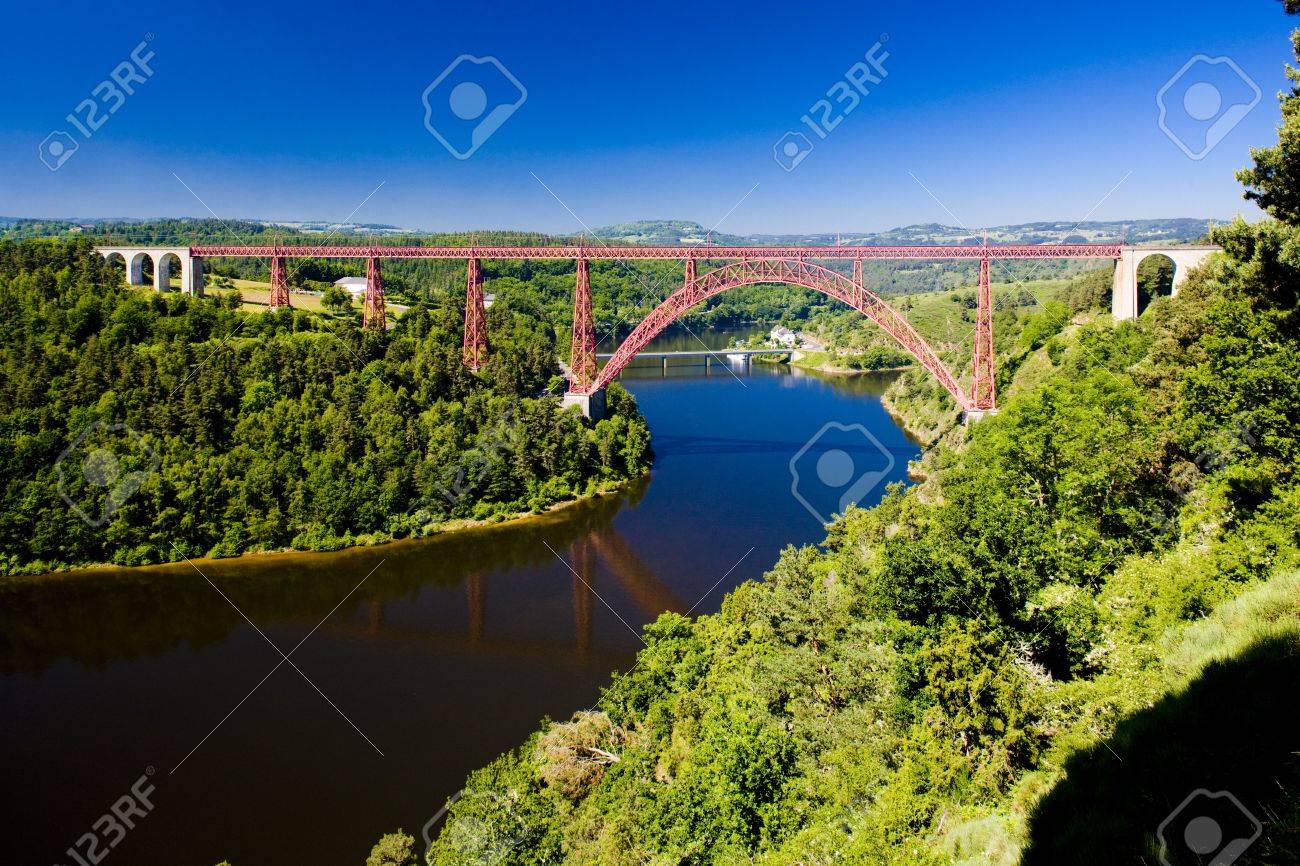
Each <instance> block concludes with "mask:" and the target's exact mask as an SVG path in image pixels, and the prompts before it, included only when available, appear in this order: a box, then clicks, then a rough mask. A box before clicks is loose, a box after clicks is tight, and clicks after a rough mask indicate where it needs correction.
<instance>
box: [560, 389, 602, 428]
mask: <svg viewBox="0 0 1300 866" xmlns="http://www.w3.org/2000/svg"><path fill="white" fill-rule="evenodd" d="M570 406H577V407H578V408H579V409H581V410H582V414H583V415H586V416H587V417H588V418H590V419H591V420H592V421H599V420H600V419H602V418H604V417H605V389H604V388H601V389H600V390H599V391H593V392H592V393H590V394H575V393H573V392H572V391H568V392H565V394H564V396H563V397H561V398H560V408H561V409H567V408H569V407H570Z"/></svg>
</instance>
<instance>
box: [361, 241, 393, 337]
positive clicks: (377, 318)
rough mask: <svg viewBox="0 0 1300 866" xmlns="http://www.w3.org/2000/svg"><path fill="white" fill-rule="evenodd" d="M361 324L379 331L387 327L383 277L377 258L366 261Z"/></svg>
mask: <svg viewBox="0 0 1300 866" xmlns="http://www.w3.org/2000/svg"><path fill="white" fill-rule="evenodd" d="M361 324H362V326H364V327H366V328H379V329H381V330H382V329H383V328H386V327H387V326H388V323H387V321H386V319H385V310H384V276H383V273H382V272H381V271H380V269H379V257H378V256H371V257H370V258H368V259H366V305H365V309H364V310H363V311H362V314H361Z"/></svg>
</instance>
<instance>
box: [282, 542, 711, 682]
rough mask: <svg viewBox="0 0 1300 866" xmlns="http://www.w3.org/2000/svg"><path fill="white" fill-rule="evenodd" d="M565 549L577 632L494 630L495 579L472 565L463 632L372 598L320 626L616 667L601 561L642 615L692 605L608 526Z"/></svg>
mask: <svg viewBox="0 0 1300 866" xmlns="http://www.w3.org/2000/svg"><path fill="white" fill-rule="evenodd" d="M562 552H563V553H565V554H566V559H567V562H568V566H569V568H570V569H571V570H572V574H570V575H569V580H568V584H569V590H570V593H571V594H572V597H573V624H572V631H571V632H569V633H567V634H566V633H563V632H560V631H559V630H558V629H556V632H555V634H554V635H553V636H552V637H549V638H527V637H522V636H520V635H518V634H511V633H510V631H509V630H508V629H498V630H494V629H491V628H490V626H489V616H490V611H489V586H490V584H491V578H490V575H489V574H488V573H487V572H485V571H475V572H471V573H470V574H468V575H466V576H465V579H464V587H465V614H466V627H465V628H464V629H463V630H462V629H459V628H451V629H446V628H437V627H432V626H430V625H428V624H399V623H393V622H390V621H389V618H388V616H387V615H386V613H385V604H386V602H385V600H383V599H380V598H372V599H370V600H369V601H368V602H367V606H366V609H365V610H364V611H360V612H358V613H357V614H356V615H355V616H353V617H352V618H350V619H344V620H340V621H335V620H334V619H333V618H331V619H330V620H327V621H326V623H325V624H324V625H322V626H321V627H320V629H319V631H321V632H323V633H325V634H335V635H345V636H348V637H351V638H354V639H361V640H365V641H368V642H381V643H394V644H404V645H407V646H411V647H422V648H427V649H432V650H438V651H454V652H462V651H472V652H474V653H475V654H478V655H485V656H495V657H498V658H500V659H504V660H510V659H520V658H529V659H548V660H553V661H560V662H563V661H567V660H577V661H581V662H587V661H593V660H595V661H603V662H605V663H607V664H613V665H617V664H619V663H620V662H621V661H622V660H623V659H624V658H625V657H626V650H625V649H623V648H621V647H615V646H608V647H602V646H593V639H592V617H593V610H594V608H595V607H596V606H600V607H602V608H603V607H604V605H605V604H606V603H607V602H605V601H604V600H603V598H605V596H600V597H598V593H600V589H599V588H598V585H597V584H598V582H599V574H600V569H599V568H598V566H597V560H598V559H599V561H600V563H601V564H603V565H604V567H605V568H604V571H605V572H606V573H608V574H611V575H613V577H614V578H615V580H616V582H617V583H618V585H619V587H620V588H621V589H622V590H623V592H622V596H625V597H628V598H631V599H632V600H633V601H635V602H636V605H637V608H638V610H639V612H640V614H641V616H640V617H638V618H637V619H639V620H652V619H654V618H655V617H657V616H658V615H659V614H660V613H663V612H664V611H675V612H677V613H685V612H686V611H687V610H688V609H689V607H690V606H689V605H684V604H682V602H681V600H680V599H679V598H678V597H677V596H676V595H675V594H674V593H673V592H672V590H670V589H669V588H668V587H667V586H665V585H664V584H663V583H662V582H661V581H660V580H659V578H658V577H657V576H656V575H655V574H654V572H652V571H651V570H650V568H649V566H647V565H646V564H645V562H643V561H642V560H641V558H640V557H639V556H638V555H637V553H636V551H634V550H633V549H632V547H631V546H630V545H629V544H628V543H627V540H626V539H625V538H624V537H623V536H622V535H621V534H620V533H619V532H618V530H616V529H615V528H614V527H613V526H611V525H604V526H601V527H598V528H595V529H592V530H590V531H589V532H587V533H586V534H585V535H583V536H582V537H580V538H578V539H575V540H574V541H573V542H572V543H571V544H570V545H569V547H568V549H567V550H566V551H562ZM500 583H501V585H500V587H499V588H500V589H501V591H502V592H504V593H509V592H510V586H509V580H508V578H507V579H504V580H502V581H501V582H500ZM627 615H628V614H626V613H623V612H621V611H616V610H615V611H611V612H610V613H609V616H610V617H611V618H613V617H623V616H627ZM299 622H300V624H301V625H304V626H306V627H307V628H311V627H312V626H313V625H315V623H314V622H311V621H309V620H307V619H302V620H300V621H299Z"/></svg>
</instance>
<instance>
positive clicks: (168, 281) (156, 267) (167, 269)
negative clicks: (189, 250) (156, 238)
mask: <svg viewBox="0 0 1300 866" xmlns="http://www.w3.org/2000/svg"><path fill="white" fill-rule="evenodd" d="M153 290H154V291H155V292H170V291H171V290H172V266H171V262H170V261H169V260H168V258H167V254H166V253H161V254H159V255H156V256H154V257H153Z"/></svg>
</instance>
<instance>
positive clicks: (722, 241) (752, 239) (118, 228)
mask: <svg viewBox="0 0 1300 866" xmlns="http://www.w3.org/2000/svg"><path fill="white" fill-rule="evenodd" d="M1208 224H1209V220H1205V219H1193V218H1188V217H1181V218H1177V219H1150V220H1112V221H1107V222H1100V221H1093V222H1083V223H1074V222H1069V221H1062V222H1035V223H1020V224H1017V225H1006V226H994V227H992V228H990V229H988V241H989V243H991V244H1053V243H1106V242H1125V243H1169V244H1177V243H1189V242H1194V241H1197V240H1201V239H1203V238H1204V237H1205V235H1206V231H1207V227H1208ZM76 234H90V235H98V236H101V237H103V236H108V237H113V238H116V239H129V240H130V241H133V242H136V243H189V242H202V241H205V240H207V241H213V240H216V239H240V240H243V241H245V242H253V241H254V239H259V240H265V239H268V238H273V237H281V238H283V239H285V240H290V239H293V238H294V237H299V238H303V239H307V238H309V237H310V236H320V235H329V236H332V237H336V238H340V239H365V238H385V239H387V240H389V241H390V242H392V241H395V240H399V239H400V240H403V241H411V242H417V243H418V242H423V243H445V244H450V245H456V244H460V243H466V244H468V243H473V242H477V243H489V244H490V243H505V244H511V243H547V242H551V243H555V242H558V243H567V242H572V243H577V241H578V237H577V236H570V237H559V238H552V237H550V236H546V235H542V234H539V233H534V232H514V231H493V230H488V231H483V232H474V233H468V232H423V231H417V230H413V229H404V228H400V227H398V226H392V225H385V224H380V223H323V222H314V221H308V220H301V221H292V220H282V221H271V220H256V219H231V220H216V219H194V218H179V219H177V218H158V219H108V218H95V217H91V218H69V217H57V218H48V219H32V218H26V217H4V216H0V237H8V238H21V237H40V236H58V235H64V236H67V235H76ZM594 234H595V237H596V238H597V239H599V240H602V241H605V242H608V243H615V244H642V245H669V246H675V245H679V244H681V245H700V246H703V245H705V244H713V245H716V246H758V245H765V244H772V245H779V246H831V245H835V244H840V245H843V246H890V245H923V244H962V245H976V244H979V243H981V242H982V241H983V237H984V235H983V234H982V233H978V232H972V231H968V230H967V229H964V228H960V227H957V226H947V225H941V224H939V223H926V224H923V225H910V226H901V227H899V228H892V229H888V230H886V231H881V232H845V233H843V234H839V235H837V234H835V233H834V232H826V233H819V234H793V235H789V234H786V235H782V234H749V235H735V234H729V233H726V232H717V231H714V232H710V231H709V230H707V229H706V228H705V227H704V226H702V225H700V224H699V223H697V222H690V221H688V220H637V221H636V222H627V223H619V224H618V225H612V226H605V227H604V228H600V229H596V231H595V232H594ZM308 242H311V241H308Z"/></svg>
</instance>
